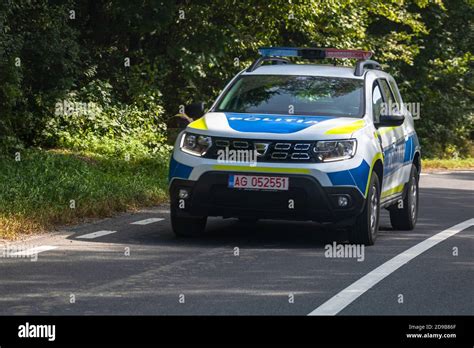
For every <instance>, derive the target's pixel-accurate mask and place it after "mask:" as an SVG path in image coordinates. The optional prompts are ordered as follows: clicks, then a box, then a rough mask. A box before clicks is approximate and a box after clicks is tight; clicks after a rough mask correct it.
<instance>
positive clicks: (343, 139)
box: [169, 47, 421, 245]
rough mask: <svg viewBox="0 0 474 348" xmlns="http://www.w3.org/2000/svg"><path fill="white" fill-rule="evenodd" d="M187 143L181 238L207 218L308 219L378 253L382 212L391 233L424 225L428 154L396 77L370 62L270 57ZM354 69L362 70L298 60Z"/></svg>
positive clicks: (174, 178)
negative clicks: (421, 191)
mask: <svg viewBox="0 0 474 348" xmlns="http://www.w3.org/2000/svg"><path fill="white" fill-rule="evenodd" d="M259 52H260V54H261V57H260V58H259V59H257V60H256V61H255V62H254V63H253V64H252V65H251V66H250V67H249V68H247V69H245V70H243V71H241V72H240V73H238V74H237V75H236V76H235V77H234V78H233V79H232V80H231V81H230V83H229V84H228V85H227V86H226V87H225V89H224V90H223V92H222V93H221V94H220V96H219V97H218V98H217V100H216V101H215V102H214V104H213V105H212V106H211V108H210V109H209V110H208V111H207V112H206V113H204V108H203V104H202V103H201V104H193V105H190V106H189V107H187V109H186V114H187V116H189V117H190V118H191V119H192V120H193V122H191V123H189V124H187V126H186V128H185V129H184V130H183V131H182V132H181V133H180V134H179V135H178V137H177V139H176V142H175V146H174V151H173V153H172V156H171V162H170V172H169V179H170V187H169V191H170V201H171V223H172V228H173V230H174V232H175V234H176V235H178V236H196V235H199V234H201V233H203V232H204V230H205V226H206V221H207V217H208V216H220V217H224V218H227V217H234V218H239V219H241V220H244V221H255V220H258V219H285V220H309V221H316V222H319V223H330V224H336V225H337V226H340V227H344V228H347V229H348V230H349V232H350V233H349V235H350V239H351V241H352V242H353V243H363V244H366V245H372V244H373V243H374V241H375V239H376V237H377V232H378V228H379V214H380V209H381V208H386V209H388V210H389V212H390V221H391V224H392V226H393V227H394V229H402V230H411V229H413V228H414V227H415V224H416V221H417V215H418V180H419V175H420V170H421V161H420V145H419V142H418V138H417V135H416V133H415V129H414V122H413V118H412V115H411V114H410V112H409V111H408V110H407V108H406V107H405V106H404V105H403V101H402V97H401V95H400V92H399V90H398V87H397V84H396V82H395V80H394V79H393V77H392V76H390V75H389V74H387V73H386V72H383V71H382V69H381V67H380V64H378V63H377V62H376V61H373V60H370V57H371V52H368V51H362V50H337V49H327V48H326V49H318V48H289V47H271V48H261V49H259ZM325 58H352V59H354V58H355V59H357V63H356V66H355V67H354V68H352V67H342V66H335V65H316V64H300V63H301V62H300V61H299V60H317V59H325Z"/></svg>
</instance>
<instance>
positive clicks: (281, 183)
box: [229, 174, 290, 191]
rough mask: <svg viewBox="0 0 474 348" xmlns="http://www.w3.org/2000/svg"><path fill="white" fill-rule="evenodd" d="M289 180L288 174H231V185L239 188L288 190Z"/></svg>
mask: <svg viewBox="0 0 474 348" xmlns="http://www.w3.org/2000/svg"><path fill="white" fill-rule="evenodd" d="M289 182H290V178H288V177H286V176H263V175H258V176H257V175H237V174H231V175H229V187H230V188H238V189H258V190H281V191H287V190H288V186H289Z"/></svg>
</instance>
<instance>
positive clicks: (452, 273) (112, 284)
mask: <svg viewBox="0 0 474 348" xmlns="http://www.w3.org/2000/svg"><path fill="white" fill-rule="evenodd" d="M420 185H421V188H420V192H421V195H420V211H419V220H418V224H417V227H416V229H415V230H414V231H393V230H392V229H391V227H390V223H389V220H388V214H387V213H386V212H384V213H383V216H382V223H381V231H380V232H379V237H378V239H377V242H376V244H375V245H374V246H372V247H366V248H365V249H364V258H363V260H361V261H358V260H357V258H349V257H345V258H330V257H326V256H325V245H326V244H328V243H332V240H333V239H334V238H335V239H336V240H337V241H338V242H343V241H344V234H343V233H340V232H334V231H330V230H325V229H323V228H322V227H320V226H318V225H316V224H314V223H310V222H304V223H303V222H296V223H295V222H281V221H259V222H258V223H257V224H256V225H254V226H252V225H245V224H242V223H240V222H238V221H237V220H234V219H228V220H223V219H217V218H212V219H209V222H208V233H207V234H206V235H205V236H203V237H201V238H198V239H177V238H175V237H174V235H173V233H172V231H171V228H170V224H169V216H168V214H169V212H168V208H167V207H166V206H162V207H157V208H154V209H149V210H144V211H141V212H139V213H135V214H122V215H119V216H117V217H114V218H110V219H105V220H100V221H96V222H94V223H90V224H86V225H81V226H75V227H71V228H67V229H64V230H61V231H59V232H54V233H51V234H48V235H41V236H36V237H34V238H31V239H28V240H25V241H22V242H17V243H14V244H8V245H6V244H4V245H3V250H4V254H6V255H3V256H4V257H0V315H26V314H27V315H38V314H39V315H44V314H56V315H61V314H62V315H72V314H86V315H100V314H132V315H140V314H152V315H164V314H174V315H176V314H178V315H179V314H191V315H202V314H210V315H214V314H222V315H256V314H263V315H266V314H268V315H307V314H309V313H311V312H312V311H314V310H316V312H317V309H318V308H322V307H321V306H322V305H323V304H325V303H326V301H328V300H331V299H333V300H334V299H335V301H336V302H337V301H338V299H340V296H341V295H340V294H346V295H347V294H349V296H353V295H351V294H353V292H354V291H353V289H354V287H355V288H357V289H356V290H357V291H358V294H359V295H358V297H357V298H352V299H351V300H350V301H348V303H346V304H345V305H342V306H339V307H338V309H337V310H336V312H337V314H338V315H354V314H380V315H391V314H395V315H397V314H409V315H415V314H416V315H473V314H474V219H473V218H474V172H458V173H444V174H425V175H423V176H422V177H421V183H420ZM146 219H155V220H151V221H150V220H148V221H145V222H142V223H141V224H132V223H134V222H137V221H143V220H146ZM160 219H163V220H160ZM471 219H473V220H471ZM463 222H465V223H464V224H463V225H461V226H460V227H459V226H458V227H457V228H454V230H456V231H455V232H458V233H455V234H454V235H452V236H450V237H449V238H446V236H445V237H442V236H444V235H445V234H446V233H448V234H450V233H451V234H452V232H453V229H452V227H453V226H456V225H458V224H460V223H463ZM446 230H448V231H447V232H446ZM458 230H459V231H458ZM100 231H116V232H113V233H109V234H105V233H107V232H103V233H102V232H101V233H100V234H103V235H100V234H99V236H97V235H90V233H95V232H100ZM442 231H445V233H444V234H441V235H439V233H440V232H442ZM84 236H85V237H90V238H84ZM433 236H436V237H433ZM81 237H82V238H81ZM92 237H95V238H92ZM430 237H433V238H432V239H430V240H429V241H428V242H424V243H425V244H426V243H429V242H430V241H433V240H434V241H435V243H437V244H436V245H434V246H432V247H430V248H428V249H427V250H426V251H424V252H422V253H420V254H417V253H416V252H415V251H416V250H418V249H419V246H417V247H416V248H414V249H410V248H411V247H413V246H416V245H418V244H419V243H422V242H423V241H426V240H427V239H428V238H430ZM444 238H446V239H444ZM425 244H423V245H425ZM31 248H37V249H35V250H36V251H41V252H39V253H38V254H37V260H36V261H34V260H35V257H34V255H31V250H30V249H31ZM38 248H39V249H38ZM236 248H238V255H235V253H236V250H237V249H236ZM0 250H1V249H0ZM15 250H16V254H15ZM407 250H408V251H407ZM400 254H402V256H399V257H398V259H399V258H400V257H402V258H403V257H405V258H407V260H409V261H408V262H407V263H403V262H402V264H400V265H399V266H398V267H396V268H395V269H393V267H392V268H390V267H391V265H393V262H394V261H393V260H392V259H393V258H394V257H397V255H400ZM1 255H2V253H1V252H0V256H1ZM5 256H7V257H5ZM398 259H395V261H396V260H398ZM390 260H392V261H390ZM387 262H388V263H387ZM379 266H381V267H380V268H379V269H377V268H378V267H379ZM375 269H377V270H376V271H374V270H375ZM372 271H374V272H372ZM371 272H372V273H371ZM380 272H382V273H383V272H386V274H385V275H384V276H382V277H380V274H381V273H380ZM363 277H365V278H363ZM374 277H375V278H377V277H378V278H382V279H378V278H377V279H378V281H376V282H372V283H370V280H373V279H374ZM361 278H363V279H362V280H361V281H359V280H360V279H361ZM366 279H369V282H368V285H367V284H365V283H366V282H365V280H366ZM357 281H359V282H358V283H356V284H355V285H353V287H350V286H351V284H354V283H355V282H357ZM362 283H364V284H365V285H364V284H362ZM359 284H362V285H361V286H362V287H361V286H359ZM348 287H349V289H348V290H346V291H345V292H344V289H347V288H348ZM341 292H342V293H341ZM183 295H184V297H183ZM336 295H337V296H336ZM183 300H184V301H183ZM331 301H332V300H331ZM336 307H337V306H336Z"/></svg>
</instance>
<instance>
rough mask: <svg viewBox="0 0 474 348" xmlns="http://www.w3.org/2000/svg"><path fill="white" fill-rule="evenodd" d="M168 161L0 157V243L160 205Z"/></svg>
mask: <svg viewBox="0 0 474 348" xmlns="http://www.w3.org/2000/svg"><path fill="white" fill-rule="evenodd" d="M167 162H168V161H167V159H166V158H163V159H149V158H148V159H140V160H133V159H132V160H130V161H125V160H119V159H110V158H105V157H101V156H98V155H92V154H77V153H72V152H69V151H58V150H56V151H44V150H27V151H22V152H21V160H20V161H15V159H14V158H13V157H0V239H2V238H4V239H16V238H19V237H20V236H23V235H27V234H32V233H36V232H41V231H46V230H50V229H52V228H54V227H55V226H58V225H66V224H72V223H77V222H80V221H81V220H83V219H84V218H101V217H106V216H111V215H112V214H113V213H115V212H120V211H126V210H134V209H137V208H139V207H143V206H149V205H155V204H159V203H162V202H164V201H166V200H167V171H168V168H167V166H168V163H167ZM72 201H74V204H75V206H73V205H72V203H73V202H72Z"/></svg>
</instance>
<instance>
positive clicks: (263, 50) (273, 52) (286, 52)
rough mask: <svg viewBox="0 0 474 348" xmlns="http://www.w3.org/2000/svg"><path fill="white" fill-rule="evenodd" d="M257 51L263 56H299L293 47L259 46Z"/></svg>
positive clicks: (296, 49)
mask: <svg viewBox="0 0 474 348" xmlns="http://www.w3.org/2000/svg"><path fill="white" fill-rule="evenodd" d="M258 53H260V55H262V56H264V57H299V55H298V48H295V47H260V48H259V49H258Z"/></svg>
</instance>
